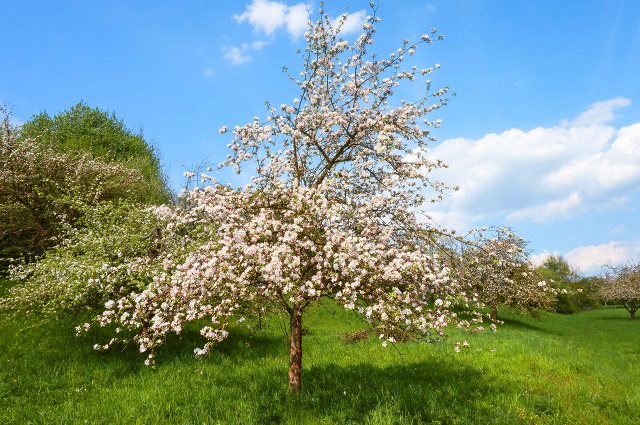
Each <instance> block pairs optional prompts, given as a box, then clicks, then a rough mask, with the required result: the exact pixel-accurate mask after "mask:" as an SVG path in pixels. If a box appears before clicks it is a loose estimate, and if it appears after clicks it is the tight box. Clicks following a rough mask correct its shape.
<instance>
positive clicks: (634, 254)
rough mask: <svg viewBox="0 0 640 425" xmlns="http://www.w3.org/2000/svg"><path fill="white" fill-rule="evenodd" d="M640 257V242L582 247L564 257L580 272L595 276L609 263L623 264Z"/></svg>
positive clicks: (619, 242) (617, 242)
mask: <svg viewBox="0 0 640 425" xmlns="http://www.w3.org/2000/svg"><path fill="white" fill-rule="evenodd" d="M639 256H640V242H622V241H610V242H609V243H606V244H601V245H590V246H581V247H578V248H575V249H573V250H571V251H569V252H567V253H566V254H565V255H564V258H565V259H566V260H567V261H568V262H569V264H571V265H572V266H574V267H576V268H577V269H578V270H579V271H580V272H582V273H584V274H587V275H593V274H598V273H600V271H601V267H602V266H603V265H605V264H607V263H612V264H614V265H615V264H622V263H626V262H627V261H629V260H632V259H637V258H638V257H639Z"/></svg>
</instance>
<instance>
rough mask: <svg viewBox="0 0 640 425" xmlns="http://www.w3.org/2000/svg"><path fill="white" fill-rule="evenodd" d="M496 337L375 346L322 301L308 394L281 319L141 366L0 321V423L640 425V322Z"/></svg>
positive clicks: (580, 319)
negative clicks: (294, 385)
mask: <svg viewBox="0 0 640 425" xmlns="http://www.w3.org/2000/svg"><path fill="white" fill-rule="evenodd" d="M503 319H504V320H505V324H504V325H502V326H501V327H500V328H499V331H498V332H497V333H491V332H484V333H480V334H476V335H464V334H462V335H461V334H456V335H455V337H457V338H460V339H467V340H468V341H469V343H470V348H468V349H464V350H462V352H460V353H455V352H454V350H453V347H452V345H451V344H437V345H427V344H421V343H408V344H398V345H396V346H395V348H394V347H393V346H388V347H386V348H384V347H382V346H381V345H380V343H379V341H377V340H376V339H375V338H374V337H372V338H370V339H369V340H366V341H362V342H358V343H352V344H350V343H345V342H344V341H343V340H342V338H341V335H343V334H344V333H346V332H353V331H356V330H359V329H362V324H361V323H360V322H359V321H358V319H357V318H355V317H353V316H351V315H350V314H349V313H348V312H344V311H339V310H335V309H333V308H331V307H330V305H329V304H327V305H326V306H324V307H321V308H318V309H316V310H314V311H312V312H311V314H310V315H309V316H307V319H306V323H305V327H308V328H309V333H308V335H307V336H305V337H304V360H303V366H304V371H303V377H302V380H303V381H302V385H303V393H302V394H301V395H299V396H291V395H288V394H287V392H286V383H287V380H286V379H287V378H286V376H287V368H288V345H287V341H286V339H285V335H284V328H285V327H284V321H283V320H279V319H274V320H273V321H272V322H270V323H269V324H268V326H267V327H266V329H264V330H263V331H261V332H259V333H257V334H253V335H252V334H250V333H248V332H247V331H243V330H242V329H238V330H237V331H234V332H232V333H231V336H230V337H229V339H228V340H226V341H225V342H223V343H222V344H220V345H219V346H217V347H216V349H215V350H214V351H213V352H212V353H211V354H210V355H209V356H208V357H206V358H205V359H203V360H197V359H195V358H194V356H193V349H194V348H195V347H197V346H202V342H201V341H200V338H199V335H198V334H197V333H196V332H185V333H184V334H183V335H182V336H181V337H175V338H173V339H172V340H171V341H169V343H168V345H167V346H166V347H165V348H164V349H163V350H161V351H160V352H159V353H158V367H157V368H156V369H152V368H150V367H147V366H144V365H143V361H144V356H142V355H140V354H139V353H137V352H136V351H135V349H133V348H127V349H125V350H122V351H121V350H118V349H116V350H113V351H109V352H106V353H99V352H95V351H93V349H92V348H91V347H92V344H93V342H95V341H94V340H93V339H92V337H93V338H95V335H93V336H91V335H88V336H82V337H75V336H74V330H73V326H74V323H73V322H68V323H57V324H38V322H37V321H33V320H32V321H29V320H23V321H13V322H7V321H0V424H29V423H34V424H85V423H86V424H262V423H264V424H267V423H291V424H343V423H353V424H519V423H525V424H638V423H640V320H638V321H635V322H634V321H631V320H630V319H629V314H628V313H627V312H626V310H624V309H622V308H611V307H609V308H599V309H596V310H592V311H585V312H581V313H579V314H575V315H570V316H560V315H555V314H553V315H552V314H549V315H545V316H543V317H542V319H541V320H534V319H530V318H526V317H521V316H517V315H513V314H508V313H503Z"/></svg>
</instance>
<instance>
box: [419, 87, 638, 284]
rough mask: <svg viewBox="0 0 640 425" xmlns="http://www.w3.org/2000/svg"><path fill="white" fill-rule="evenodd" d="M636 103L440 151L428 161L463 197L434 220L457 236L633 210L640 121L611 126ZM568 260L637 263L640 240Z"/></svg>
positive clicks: (589, 249) (587, 250)
mask: <svg viewBox="0 0 640 425" xmlns="http://www.w3.org/2000/svg"><path fill="white" fill-rule="evenodd" d="M630 103H631V102H630V100H629V99H626V98H615V99H610V100H606V101H603V102H596V103H594V104H593V105H591V106H590V107H589V108H588V109H587V110H586V111H584V112H582V113H580V114H578V115H577V117H576V118H574V119H572V120H563V121H562V122H560V123H559V124H558V125H556V126H554V127H550V128H543V127H539V128H535V129H533V130H530V131H523V130H519V129H511V130H508V131H504V132H502V133H500V134H488V135H486V136H484V137H482V138H480V139H477V140H471V139H463V138H459V139H450V140H445V141H443V142H442V143H440V144H437V145H435V146H434V148H433V149H432V150H431V151H430V155H431V156H432V157H434V158H439V159H443V160H444V161H445V162H447V164H448V165H449V168H448V169H447V170H443V171H438V172H437V173H435V176H434V178H437V179H438V180H443V181H446V182H447V183H448V184H451V185H457V186H460V191H458V192H455V193H452V194H451V196H450V197H448V198H447V199H446V200H445V202H443V203H442V204H440V205H436V206H435V210H432V211H430V212H429V214H430V216H431V217H433V219H434V220H435V221H436V222H438V223H439V224H441V225H443V226H445V227H451V228H455V229H457V230H463V229H470V228H473V227H479V226H484V225H488V224H496V223H505V224H508V225H511V226H513V227H514V228H516V229H517V228H518V227H519V226H521V225H526V224H532V223H533V224H536V225H538V226H539V225H545V224H551V223H558V222H562V221H563V220H569V219H576V218H584V217H588V216H589V215H590V214H595V213H598V212H603V211H605V212H606V211H611V212H613V211H619V210H620V209H624V208H627V209H632V208H634V207H635V204H634V202H635V203H637V197H638V193H639V192H640V190H639V189H640V122H639V123H634V124H631V125H627V126H623V127H620V128H616V127H615V126H614V125H613V124H612V122H613V121H614V120H615V118H617V114H616V112H617V111H618V110H619V109H620V108H624V107H625V106H628V105H630ZM615 224H616V223H611V224H610V225H611V226H615ZM608 225H609V224H608ZM585 230H586V229H585ZM609 236H612V235H609ZM617 236H622V235H617ZM543 254H545V253H543ZM546 254H547V255H548V254H549V253H548V252H546ZM563 255H564V256H565V258H566V259H567V260H569V261H570V262H571V263H572V264H573V265H574V266H575V267H577V268H578V269H580V270H583V271H588V272H592V273H593V272H595V273H598V272H599V268H600V266H601V265H602V264H604V263H605V262H607V261H611V262H614V263H616V262H623V261H626V260H628V259H631V258H634V257H635V258H637V257H638V255H640V241H639V242H633V241H626V242H622V241H606V242H605V243H602V244H595V245H591V246H582V247H576V248H574V249H573V250H571V251H569V252H565V253H563Z"/></svg>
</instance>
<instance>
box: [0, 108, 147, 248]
mask: <svg viewBox="0 0 640 425" xmlns="http://www.w3.org/2000/svg"><path fill="white" fill-rule="evenodd" d="M0 112H2V114H3V121H2V135H1V136H2V138H1V140H0V240H1V241H2V244H1V246H2V252H0V257H11V258H19V257H21V256H23V255H25V254H28V253H35V254H40V253H42V251H43V250H44V249H46V248H49V247H51V246H53V245H55V244H57V243H59V242H60V241H61V240H62V238H63V236H64V233H65V232H66V231H68V230H69V229H71V228H73V227H74V226H76V225H78V223H79V222H80V221H81V219H82V215H83V214H84V212H85V211H86V210H87V209H88V208H89V207H92V206H95V205H98V204H99V203H101V202H105V201H112V200H119V199H128V200H131V201H140V200H144V199H145V198H146V197H147V188H146V185H145V183H144V177H143V176H142V175H141V174H140V172H139V171H138V170H136V169H133V168H129V167H126V166H125V165H121V164H109V163H106V162H104V161H102V160H99V159H95V158H93V157H91V156H89V155H87V154H77V153H71V152H59V151H57V150H54V149H53V148H51V147H49V146H47V145H46V144H44V143H41V141H40V140H39V139H37V138H36V139H33V138H28V137H25V136H24V135H22V134H21V131H20V128H18V127H16V126H14V125H13V124H12V122H11V111H10V110H8V109H7V108H6V107H3V108H2V110H1V111H0Z"/></svg>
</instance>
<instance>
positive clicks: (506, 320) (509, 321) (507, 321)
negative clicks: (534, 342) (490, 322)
mask: <svg viewBox="0 0 640 425" xmlns="http://www.w3.org/2000/svg"><path fill="white" fill-rule="evenodd" d="M499 320H501V321H502V322H503V323H502V325H498V327H499V328H500V326H503V327H505V326H507V327H513V328H516V329H520V330H530V331H534V332H542V333H545V334H550V335H559V333H557V332H553V331H550V330H549V329H545V328H543V327H541V326H536V325H534V324H531V323H527V322H523V321H522V320H519V319H515V318H513V317H499ZM533 320H538V321H541V320H544V317H541V318H539V319H533Z"/></svg>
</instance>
